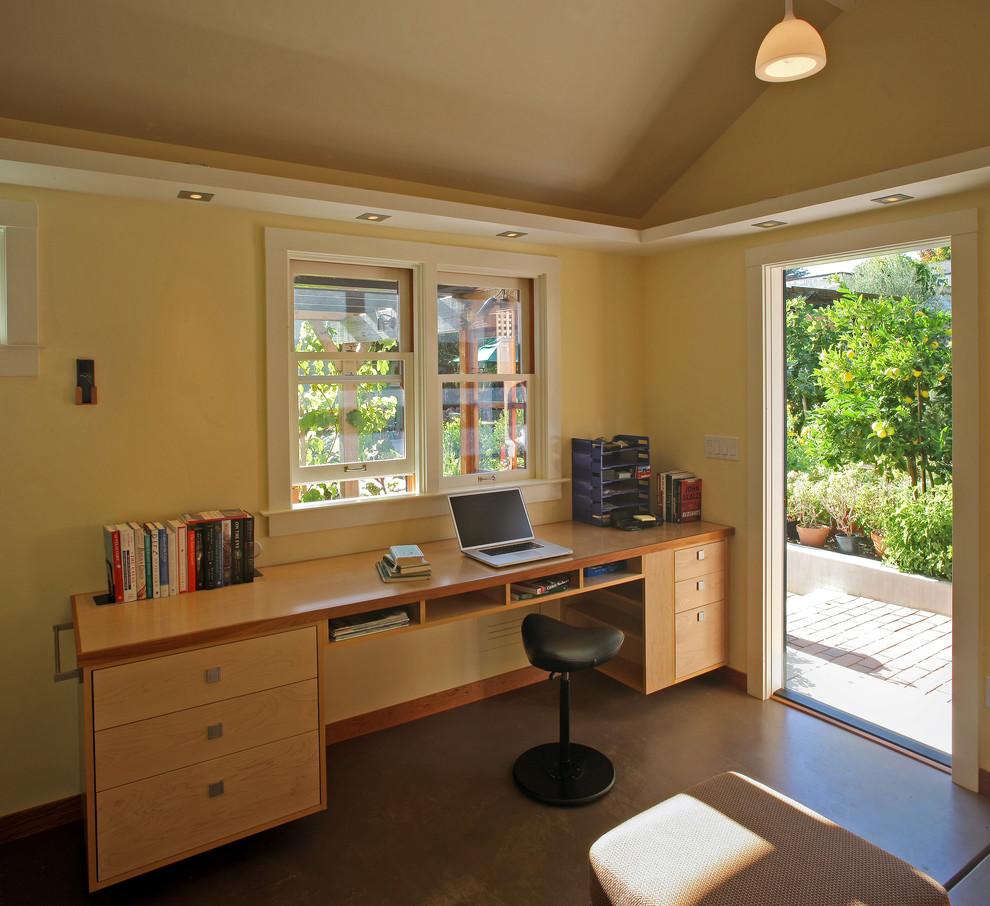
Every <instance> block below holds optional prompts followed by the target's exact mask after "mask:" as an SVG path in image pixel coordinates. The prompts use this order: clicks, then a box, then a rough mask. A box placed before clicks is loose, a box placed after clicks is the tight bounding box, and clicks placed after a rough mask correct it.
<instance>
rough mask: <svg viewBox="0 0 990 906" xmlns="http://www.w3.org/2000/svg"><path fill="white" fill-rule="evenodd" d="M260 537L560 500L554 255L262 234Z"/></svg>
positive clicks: (327, 236) (317, 235)
mask: <svg viewBox="0 0 990 906" xmlns="http://www.w3.org/2000/svg"><path fill="white" fill-rule="evenodd" d="M266 255H267V306H268V387H269V396H268V410H269V412H268V418H269V514H268V515H269V530H270V532H271V533H272V534H282V533H287V532H298V531H310V530H313V531H315V530H319V529H325V528H332V527H340V526H348V525H361V524H371V523H375V522H381V521H385V520H388V519H407V518H415V517H418V516H426V515H439V514H440V513H443V512H446V502H445V499H444V496H443V495H444V494H445V493H446V492H448V491H450V490H453V489H456V488H465V487H478V486H479V483H480V482H486V483H487V482H494V483H499V482H503V483H511V484H520V485H522V486H523V487H524V492H525V493H526V494H527V497H528V499H531V500H535V499H550V498H551V497H554V496H559V493H560V488H559V481H560V476H561V464H560V415H559V412H560V406H559V386H560V377H559V370H560V369H559V345H560V344H559V335H560V327H559V302H558V284H559V262H558V261H557V259H554V258H543V257H538V256H535V255H524V254H518V253H506V252H493V251H487V250H475V249H467V248H455V247H447V246H442V245H429V244H425V243H410V242H402V241H392V240H380V239H367V238H364V237H353V236H334V235H331V234H322V233H303V232H298V231H290V230H275V229H271V230H267V231H266Z"/></svg>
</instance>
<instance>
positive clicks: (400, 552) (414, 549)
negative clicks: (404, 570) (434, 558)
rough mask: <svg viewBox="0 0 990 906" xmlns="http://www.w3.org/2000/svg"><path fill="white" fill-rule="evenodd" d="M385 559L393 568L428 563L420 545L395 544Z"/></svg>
mask: <svg viewBox="0 0 990 906" xmlns="http://www.w3.org/2000/svg"><path fill="white" fill-rule="evenodd" d="M384 559H385V560H387V561H388V562H389V563H390V564H391V565H392V566H416V565H417V564H422V563H427V562H428V561H427V559H426V557H424V556H423V552H422V551H421V550H420V549H419V545H418V544H393V545H392V546H391V547H390V548H389V549H388V553H386V554H385V557H384Z"/></svg>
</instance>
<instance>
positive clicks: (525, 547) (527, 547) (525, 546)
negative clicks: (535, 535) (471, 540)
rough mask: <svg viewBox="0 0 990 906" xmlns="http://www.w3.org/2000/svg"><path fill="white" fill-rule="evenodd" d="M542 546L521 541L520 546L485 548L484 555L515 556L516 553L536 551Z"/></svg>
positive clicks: (506, 545) (507, 545) (508, 545)
mask: <svg viewBox="0 0 990 906" xmlns="http://www.w3.org/2000/svg"><path fill="white" fill-rule="evenodd" d="M540 547H542V545H540V544H533V542H532V541H523V542H522V543H521V544H503V545H501V547H486V548H485V553H486V554H494V555H495V556H498V555H499V554H515V553H517V552H518V551H533V550H538V549H539V548H540Z"/></svg>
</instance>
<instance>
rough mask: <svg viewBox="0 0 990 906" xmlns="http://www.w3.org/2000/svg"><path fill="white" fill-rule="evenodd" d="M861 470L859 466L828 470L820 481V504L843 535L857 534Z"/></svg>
mask: <svg viewBox="0 0 990 906" xmlns="http://www.w3.org/2000/svg"><path fill="white" fill-rule="evenodd" d="M862 472H863V470H862V468H860V467H859V466H847V467H846V468H844V469H842V470H841V471H837V472H829V473H828V475H826V476H825V478H824V479H823V480H822V483H821V497H822V505H823V506H824V507H825V510H826V512H827V513H828V514H829V516H831V517H832V522H833V523H834V524H835V528H836V530H837V531H839V532H841V533H842V534H843V535H855V534H858V532H857V528H858V526H857V523H858V521H859V501H860V489H861V486H862V483H863V482H862Z"/></svg>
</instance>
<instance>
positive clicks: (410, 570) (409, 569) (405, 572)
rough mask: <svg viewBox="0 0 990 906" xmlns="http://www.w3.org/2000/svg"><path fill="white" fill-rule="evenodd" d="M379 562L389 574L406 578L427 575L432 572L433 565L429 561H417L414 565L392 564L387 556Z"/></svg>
mask: <svg viewBox="0 0 990 906" xmlns="http://www.w3.org/2000/svg"><path fill="white" fill-rule="evenodd" d="M381 564H382V567H383V568H384V569H385V571H386V572H387V573H388V574H389V575H391V576H405V577H406V578H407V579H411V578H413V577H415V576H429V575H430V574H431V573H432V572H433V567H432V566H430V564H429V563H419V564H417V565H416V566H392V564H391V563H390V562H389V561H388V558H387V557H382V559H381Z"/></svg>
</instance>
